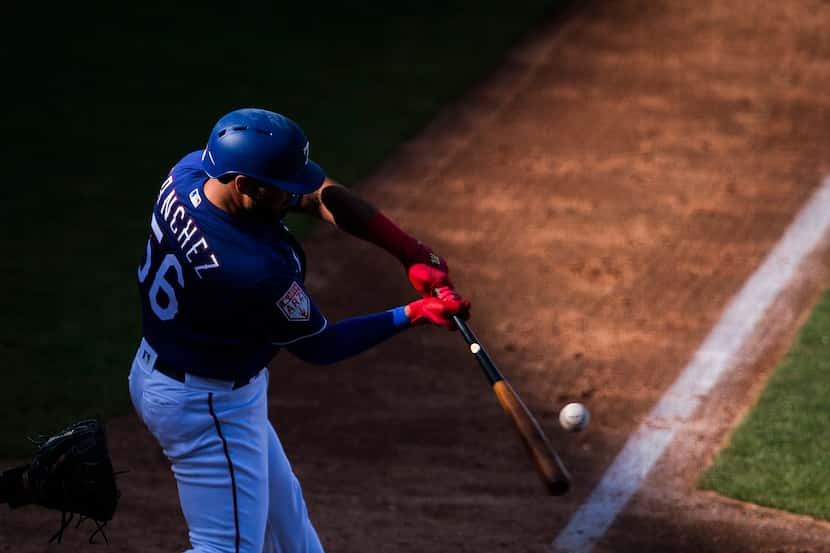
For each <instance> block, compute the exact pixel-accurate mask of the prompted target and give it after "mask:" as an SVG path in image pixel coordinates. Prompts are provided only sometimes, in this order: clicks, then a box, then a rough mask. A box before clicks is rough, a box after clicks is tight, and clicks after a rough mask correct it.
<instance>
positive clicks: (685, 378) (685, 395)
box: [553, 177, 830, 553]
mask: <svg viewBox="0 0 830 553" xmlns="http://www.w3.org/2000/svg"><path fill="white" fill-rule="evenodd" d="M828 231H830V177H827V178H825V179H824V181H823V182H822V184H821V186H820V187H819V189H818V190H817V191H816V192H815V193H814V194H813V196H812V198H811V199H810V200H809V201H808V202H807V204H806V205H805V206H804V207H803V208H802V209H801V211H800V212H799V213H798V215H797V217H796V218H795V220H794V221H793V222H792V224H791V225H790V227H789V228H788V229H787V232H786V233H785V234H784V236H783V237H782V238H781V240H780V241H779V242H778V244H777V245H776V246H775V248H774V249H773V250H772V252H770V254H769V255H768V256H767V258H766V260H765V261H764V263H763V264H762V265H761V266H760V267H759V268H758V269H757V270H756V271H755V273H753V275H752V276H751V277H750V278H749V280H748V281H747V282H746V284H744V287H743V288H742V289H741V291H740V292H738V294H737V295H736V296H735V297H734V298H733V299H732V300H731V301H730V303H729V305H728V306H727V308H726V310H725V311H724V313H723V316H722V317H721V319H720V321H718V323H717V325H715V327H714V328H713V329H712V331H711V332H710V333H709V336H707V337H706V339H705V340H704V342H703V344H702V345H701V346H700V349H698V351H697V352H696V353H695V355H694V357H693V358H692V360H691V361H690V362H689V364H688V365H686V368H685V369H683V372H682V373H681V374H680V376H679V377H678V378H677V380H676V381H675V382H674V384H672V386H671V388H669V390H668V391H667V392H666V393H665V394H664V395H663V397H662V398H661V399H660V402H659V403H658V404H657V405H656V406H655V407H654V409H653V410H652V411H651V413H649V415H648V417H647V418H646V420H645V422H643V424H642V425H641V426H640V427H639V429H638V430H637V431H636V432H635V433H634V434H633V435H632V436H631V437H630V438H629V439H628V442H627V443H626V444H625V447H623V450H622V451H621V452H620V454H619V455H618V456H617V458H616V459H615V460H614V463H613V464H612V465H611V466H610V467H609V469H608V470H607V471H606V473H605V475H604V476H603V478H602V480H601V481H600V483H599V485H598V486H597V487H596V488H595V489H594V491H593V492H592V493H591V496H590V497H589V498H588V500H587V501H586V502H585V503H584V504H582V506H581V507H580V508H579V509H578V510H577V512H576V513H575V514H574V516H573V518H571V520H570V522H569V523H568V526H567V527H565V529H564V530H562V532H561V533H560V534H559V535H558V536H557V537H556V540H555V541H554V542H553V550H554V551H558V552H563V553H564V552H568V553H587V552H589V551H591V549H592V548H593V547H594V545H595V544H596V542H597V541H598V540H599V539H600V538H601V537H602V536H603V535H604V534H605V532H606V531H608V528H609V527H610V526H611V524H612V523H613V522H614V519H615V518H616V517H617V515H618V514H619V513H620V511H621V510H622V509H623V507H625V504H626V503H627V502H628V500H629V499H631V497H632V496H633V495H634V494H635V493H636V492H637V490H638V489H639V488H640V485H641V484H642V482H643V480H644V479H645V478H646V476H647V475H648V473H649V472H650V471H651V469H652V467H654V464H655V463H656V462H657V460H658V459H659V458H660V457H661V456H662V455H663V453H664V452H665V450H666V448H667V447H668V446H669V444H670V443H671V441H672V439H674V436H675V434H676V433H677V431H678V430H679V429H680V428H681V426H682V425H683V424H685V423H686V422H687V421H688V420H689V419H690V418H691V416H692V415H693V414H694V413H695V411H696V410H697V408H698V407H699V406H700V404H701V402H702V400H703V397H704V396H706V395H707V394H708V393H709V392H710V391H711V390H712V387H713V386H714V385H715V383H716V382H717V381H718V379H719V378H720V377H721V375H723V374H724V373H725V372H726V371H727V369H729V368H731V367H734V366H735V365H736V363H735V361H736V356H737V354H738V352H739V351H740V350H741V348H742V347H743V346H744V342H745V341H746V339H747V338H748V337H749V336H750V334H751V333H752V331H753V329H754V328H755V326H756V325H757V324H758V322H759V321H760V320H761V318H762V317H763V315H764V312H765V311H766V310H767V309H768V308H769V307H770V306H771V305H772V303H773V301H775V299H776V298H777V297H778V295H779V294H781V292H782V291H783V290H784V288H785V287H786V285H787V283H788V282H789V281H790V280H791V279H792V277H793V275H794V274H795V271H796V269H797V268H798V266H799V265H800V264H801V262H802V261H803V260H804V259H805V258H806V257H807V256H808V255H809V254H810V253H811V252H812V251H813V250H815V248H816V247H817V246H818V244H819V242H820V241H821V240H822V238H823V237H824V236H825V235H826V234H827V233H828Z"/></svg>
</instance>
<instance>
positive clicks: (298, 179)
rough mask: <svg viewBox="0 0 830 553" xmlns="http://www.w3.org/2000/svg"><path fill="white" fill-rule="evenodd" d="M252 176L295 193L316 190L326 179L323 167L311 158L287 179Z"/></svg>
mask: <svg viewBox="0 0 830 553" xmlns="http://www.w3.org/2000/svg"><path fill="white" fill-rule="evenodd" d="M251 176H253V177H254V178H256V179H257V180H261V181H263V182H266V183H268V184H270V185H272V186H276V187H277V188H280V189H282V190H285V191H287V192H292V193H294V194H308V193H310V192H314V191H315V190H317V189H318V188H320V186H322V185H323V181H324V180H326V173H325V171H323V168H322V167H320V166H319V165H317V164H316V163H314V162H313V161H311V160H309V161H308V163H306V164H305V165H304V166H303V168H302V169H300V170H299V171H298V172H297V173H296V174H294V175H292V176H290V177H288V178H286V179H264V178H262V177H256V176H254V175H251Z"/></svg>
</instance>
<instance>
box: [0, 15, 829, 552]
mask: <svg viewBox="0 0 830 553" xmlns="http://www.w3.org/2000/svg"><path fill="white" fill-rule="evenodd" d="M578 4H579V5H578V7H575V8H572V9H570V10H567V11H566V13H565V14H564V15H563V16H562V17H561V18H560V19H558V20H556V21H551V22H550V23H549V24H547V25H544V26H542V27H541V28H540V29H538V30H537V31H536V32H535V33H534V35H533V36H531V37H529V38H528V40H527V41H526V42H525V43H524V44H523V45H521V46H520V47H519V48H517V49H516V50H515V51H514V52H513V53H512V54H511V55H510V57H509V59H508V60H507V61H506V62H505V64H504V65H503V66H502V67H501V68H500V69H499V70H498V71H497V72H496V73H495V74H493V75H492V76H491V77H490V78H488V79H487V80H486V82H483V83H480V85H479V86H477V87H476V88H475V89H474V90H472V91H471V92H470V94H469V95H468V96H467V97H466V98H464V99H463V100H462V101H459V102H458V103H457V104H456V105H454V106H450V107H449V108H448V109H447V110H445V112H444V113H442V114H441V116H439V117H438V118H437V119H436V121H435V122H434V123H433V124H432V125H431V126H430V127H429V128H427V129H426V130H425V131H424V132H423V133H422V134H421V135H420V136H418V137H417V138H416V139H415V140H413V141H412V142H410V143H408V144H405V145H403V146H402V147H401V148H400V149H399V151H398V152H397V153H396V155H394V156H393V157H392V158H391V159H389V160H388V162H387V163H386V164H385V165H384V166H383V167H381V168H380V169H379V170H378V172H377V173H376V174H375V175H373V176H372V177H371V178H370V179H368V180H367V181H366V182H364V183H362V184H361V188H360V189H361V191H362V192H363V193H364V194H365V195H367V196H368V197H369V198H371V199H372V200H373V201H375V202H376V203H377V204H378V205H379V206H381V207H382V208H383V209H384V210H385V211H386V212H387V213H388V214H389V215H390V216H391V217H392V218H394V219H396V220H398V221H400V222H401V223H402V225H403V226H405V227H406V228H408V229H410V230H411V231H412V232H413V233H414V234H415V235H416V236H418V237H420V238H422V239H423V240H424V241H425V242H427V243H429V244H431V245H433V246H434V247H435V248H436V249H437V250H438V251H439V252H441V253H442V254H443V255H445V256H446V257H447V258H448V259H449V260H450V265H451V267H452V269H453V273H454V280H455V282H456V285H457V286H458V288H459V289H460V290H461V291H462V292H463V293H464V294H465V295H467V296H468V297H469V298H470V299H471V300H472V301H473V305H474V308H473V309H474V316H473V319H472V321H471V324H472V326H473V327H474V329H475V330H476V332H477V333H478V334H479V337H480V338H481V339H482V341H483V342H484V343H485V344H487V345H488V347H489V349H490V350H491V353H492V354H493V356H494V357H495V358H496V360H497V362H498V363H499V364H500V365H501V366H502V368H503V369H504V371H505V373H506V374H507V376H508V378H509V379H510V380H511V381H512V383H513V385H514V387H515V388H516V389H517V390H518V391H519V392H520V394H522V396H523V397H524V398H525V400H526V402H527V403H528V404H529V406H530V407H531V409H532V410H533V411H534V412H535V413H536V414H537V415H538V417H539V419H540V422H541V423H542V425H543V426H544V427H545V428H546V429H547V430H548V432H549V434H550V435H551V437H552V439H553V441H555V442H556V443H558V444H559V446H560V447H561V451H562V454H563V457H564V458H565V459H566V461H567V462H568V463H569V465H570V467H571V469H572V472H573V475H574V480H575V487H574V490H573V492H572V493H571V494H570V495H569V496H567V497H565V498H548V497H546V496H545V495H544V494H543V491H542V489H541V486H540V484H539V483H538V481H537V479H536V476H535V474H534V473H533V470H532V468H531V466H530V463H529V461H528V460H527V458H526V456H525V454H524V452H523V451H522V450H521V448H520V446H519V445H518V442H517V440H516V438H515V436H514V435H513V431H512V430H511V428H510V425H509V423H508V422H507V420H506V418H505V417H504V414H503V413H502V412H501V409H500V407H499V406H498V404H497V402H496V400H495V398H494V396H493V394H492V392H490V390H489V389H488V387H487V385H486V382H485V380H484V378H483V377H482V376H481V374H480V369H479V368H478V367H477V366H476V365H475V363H474V361H473V360H472V359H470V356H469V353H468V352H467V351H466V350H465V346H464V345H463V343H462V342H461V339H460V338H459V337H458V336H457V335H454V334H451V333H446V332H443V331H438V330H435V329H429V328H420V329H415V330H412V331H409V332H407V333H405V334H403V335H402V336H400V337H398V338H396V339H394V340H392V341H391V342H389V343H387V344H384V345H383V346H382V347H379V348H377V349H375V350H373V351H371V352H368V353H366V354H364V355H362V356H360V357H359V358H357V359H355V360H352V361H350V362H347V363H342V364H340V365H337V366H333V367H324V368H319V367H312V366H307V365H303V364H302V363H300V362H298V361H296V360H294V359H291V358H289V356H284V355H280V356H278V357H277V359H276V360H275V362H274V364H273V372H272V375H273V376H272V381H271V403H270V407H271V419H272V421H273V423H274V425H275V427H276V429H277V432H278V433H279V435H280V436H281V438H282V440H283V443H284V445H285V448H286V451H287V453H288V456H289V458H290V459H291V460H292V462H293V464H294V468H295V471H296V472H297V473H298V475H299V477H300V480H301V482H302V483H303V485H304V489H305V492H306V497H307V500H308V503H309V509H310V511H311V514H312V517H313V519H314V521H315V523H316V526H317V528H318V530H319V532H320V535H321V538H322V541H323V543H324V545H325V546H326V548H327V550H329V551H332V552H339V553H345V552H355V553H356V552H361V553H365V552H374V551H384V552H413V553H415V552H417V553H422V552H425V551H453V552H467V551H469V552H476V553H481V552H489V551H505V552H507V551H510V552H520V551H534V552H540V551H544V550H545V549H546V547H547V546H548V545H549V544H550V543H551V542H552V541H553V539H554V538H555V536H556V535H557V533H558V532H559V530H561V528H562V527H563V526H564V525H565V524H566V523H567V522H568V520H569V518H570V516H571V515H572V514H573V512H574V510H575V509H576V508H577V507H578V506H579V504H580V502H581V501H582V500H584V499H585V497H586V496H587V495H588V494H589V493H590V491H591V489H592V487H593V486H594V485H595V484H596V483H597V481H598V480H599V478H600V477H601V476H602V474H603V471H604V470H605V468H607V466H608V465H609V463H610V462H611V461H612V460H613V459H614V457H615V455H616V454H617V453H618V452H619V450H620V448H621V447H622V445H623V444H624V443H625V441H626V439H627V437H628V436H629V434H630V433H631V432H632V431H633V430H634V429H635V428H637V426H638V424H639V422H640V421H641V420H642V418H643V417H644V416H645V415H646V414H647V413H648V412H649V410H650V409H651V408H652V406H653V405H654V404H655V402H656V401H657V400H658V399H659V397H660V396H661V394H662V393H663V392H664V391H665V389H666V388H667V387H668V386H669V385H670V384H671V383H672V382H673V380H674V378H675V377H676V376H677V374H678V373H679V372H680V371H681V370H682V368H683V367H684V365H685V364H686V363H687V361H688V360H689V358H690V357H691V355H692V354H693V352H694V351H695V349H696V347H697V346H698V345H699V344H700V342H701V341H702V340H703V338H704V337H705V336H706V334H707V333H708V331H709V329H710V328H711V327H712V325H713V324H714V323H715V322H716V321H717V320H718V317H719V315H720V313H721V310H722V309H723V308H724V306H725V304H726V302H727V301H728V299H729V298H730V297H731V296H732V295H733V294H734V293H735V292H736V291H737V290H738V289H739V288H740V287H741V286H742V284H743V283H744V281H745V280H746V278H747V277H748V276H749V275H750V274H751V273H752V271H753V270H754V268H755V267H756V266H757V265H758V264H759V263H760V262H761V260H762V259H763V258H764V256H765V255H766V253H767V252H768V251H769V250H770V248H771V247H772V246H773V245H774V244H775V242H776V241H777V240H778V238H779V237H780V236H781V234H782V233H783V231H784V229H785V228H786V227H787V225H788V224H789V222H790V221H791V219H792V217H793V215H794V213H795V212H796V211H797V210H798V208H799V207H800V206H801V205H802V204H803V203H804V202H805V201H806V199H807V198H808V197H809V195H810V193H811V191H812V190H813V189H815V187H816V186H817V185H818V184H819V182H820V181H821V179H822V178H823V177H824V176H825V175H827V174H828V173H830V151H828V145H830V96H828V95H827V92H826V86H827V83H828V82H830V35H827V33H826V29H827V28H828V24H830V4H827V3H822V2H816V1H807V0H792V1H790V2H782V3H772V2H762V1H760V0H758V1H755V2H751V1H735V2H714V1H704V2H691V1H684V2H680V1H672V2H669V1H662V2H653V1H645V0H640V1H637V0H616V1H607V2H599V1H596V2H587V1H586V2H581V3H578ZM307 253H308V257H309V261H310V270H309V280H308V285H309V288H310V289H311V291H312V292H313V293H314V295H315V297H316V298H317V300H318V303H319V304H320V305H321V306H322V307H323V309H324V310H325V311H326V313H327V315H328V316H329V318H330V319H332V320H337V319H339V318H342V317H345V316H349V315H355V314H360V313H364V312H368V311H372V310H380V309H385V308H388V307H391V306H394V305H398V304H401V303H403V302H405V301H408V300H409V299H413V294H412V292H411V291H410V289H409V288H408V285H407V284H406V282H405V279H404V278H403V273H402V271H401V269H400V267H399V266H398V264H397V262H396V261H394V260H393V259H391V258H389V257H388V256H385V255H378V253H377V251H376V250H375V249H374V248H373V247H371V246H368V245H365V244H362V243H358V242H356V241H354V240H351V239H349V238H347V237H345V236H343V235H341V234H339V233H338V232H336V231H334V230H332V229H323V228H320V229H318V232H316V233H315V234H314V235H313V236H312V237H311V239H310V240H309V241H308V242H307ZM828 266H830V255H828V253H827V252H826V251H822V252H819V254H818V255H816V256H814V258H812V259H811V261H810V264H809V267H807V268H806V270H805V271H804V272H803V274H802V275H801V277H800V278H799V279H798V281H797V282H795V283H793V284H792V285H791V286H790V288H789V290H788V293H787V295H786V298H784V299H783V300H782V301H780V302H778V303H777V304H776V306H775V308H774V309H773V310H772V312H771V315H770V317H768V320H767V321H766V322H765V324H764V327H763V328H761V329H759V330H758V332H757V344H758V345H757V348H755V349H754V350H753V351H752V352H748V354H747V362H746V365H745V366H742V367H740V369H739V370H738V371H737V372H736V373H735V374H734V375H733V376H732V377H730V378H729V379H727V381H726V382H724V384H723V385H722V386H720V387H719V388H718V391H717V393H716V394H715V396H716V397H714V398H713V399H712V400H711V401H710V402H708V403H707V408H706V409H705V410H704V411H705V412H703V413H701V414H700V417H699V418H698V419H696V421H695V429H694V439H693V440H691V441H690V440H686V441H683V442H682V443H679V444H676V446H675V447H673V448H672V449H671V450H670V451H669V453H668V454H667V455H666V456H665V458H664V459H663V460H662V461H661V462H660V463H659V465H658V467H657V469H656V470H655V472H654V473H653V474H652V475H651V476H650V477H649V479H648V480H647V483H646V487H645V488H644V489H643V490H642V491H641V492H640V493H639V494H638V495H637V496H636V497H635V498H634V500H633V501H632V503H631V504H630V505H629V507H628V508H627V510H626V511H625V512H624V513H623V514H622V516H621V517H620V518H619V519H618V520H617V522H616V523H615V524H614V525H613V527H612V528H611V530H610V531H609V533H608V535H607V536H606V538H605V539H604V540H603V541H602V542H601V543H600V544H599V545H598V548H597V551H603V552H611V551H615V552H629V551H630V552H635V551H636V552H641V551H689V552H692V551H698V552H699V551H735V552H744V551H747V552H749V551H768V552H773V551H782V552H783V551H828V550H830V526H828V525H826V524H824V523H820V522H816V521H813V520H810V519H806V518H802V517H794V516H790V515H785V514H782V513H776V512H772V511H768V510H764V509H759V508H754V507H748V506H743V505H739V504H736V503H734V502H731V501H728V500H724V499H721V498H719V497H717V496H715V495H713V494H709V493H701V492H696V491H694V489H693V482H694V479H695V477H696V475H697V474H698V472H699V470H700V467H701V466H703V464H704V463H705V462H706V461H707V460H708V459H709V458H711V456H712V455H713V452H714V451H715V450H716V448H717V447H718V445H719V444H720V443H721V442H722V440H723V439H724V437H725V436H726V433H727V431H728V429H729V428H730V427H731V425H732V424H733V423H734V422H735V420H736V419H737V418H738V417H739V416H740V414H741V413H742V412H743V410H744V408H745V407H746V405H747V404H748V402H749V401H750V400H751V399H752V398H753V397H754V394H755V393H757V391H758V389H759V386H760V385H761V383H762V382H763V377H764V376H765V375H766V374H767V373H768V371H769V370H770V368H771V367H772V365H773V364H774V362H775V361H776V360H777V359H778V358H779V357H780V355H781V354H782V352H783V351H784V348H785V347H786V344H787V341H788V340H789V339H790V338H791V336H792V333H793V329H794V328H796V326H797V325H796V323H797V322H798V321H800V320H802V319H803V317H804V314H805V313H806V311H807V309H808V308H809V307H810V306H811V304H812V302H813V301H814V300H815V298H816V296H817V294H818V292H819V290H820V289H821V288H822V287H823V286H824V285H826V284H827V282H828V274H827V267H828ZM124 371H125V372H124V375H125V380H124V385H125V386H126V375H127V367H126V366H125V369H124ZM570 400H580V401H583V402H585V403H587V404H588V405H589V407H590V408H591V410H592V415H593V423H592V426H591V427H590V430H589V431H588V432H586V433H584V434H580V435H565V434H564V433H563V432H561V431H558V430H557V428H558V426H557V423H556V415H557V412H558V409H559V408H560V407H561V406H562V405H563V404H564V403H565V402H567V401H570ZM111 435H112V441H113V455H114V457H115V459H116V463H117V464H118V465H119V468H121V469H128V470H130V473H129V474H127V475H124V476H123V477H122V479H121V481H122V486H123V488H124V497H123V500H122V508H121V510H120V512H119V513H118V515H117V518H116V520H114V521H113V523H112V525H111V528H110V532H109V534H110V537H111V541H112V545H111V546H110V548H109V549H110V550H112V551H126V552H139V551H140V552H147V551H158V552H168V551H169V552H174V551H180V550H184V549H185V548H186V544H187V536H186V532H185V527H184V523H183V520H182V517H181V513H180V511H179V508H178V502H177V499H176V495H175V493H176V492H175V485H174V481H173V478H172V475H171V474H170V472H169V470H168V468H167V464H166V461H165V460H164V458H163V456H162V454H161V452H160V451H159V449H158V448H157V447H156V446H155V445H154V443H153V442H152V440H151V438H150V436H149V434H148V433H147V432H146V431H145V430H144V429H143V428H142V427H141V425H140V424H139V423H138V422H137V420H136V419H135V417H127V418H125V419H122V420H117V421H113V422H112V423H111ZM57 519H58V517H57V515H55V514H54V513H41V512H38V511H35V510H30V511H29V516H25V515H23V514H21V513H13V514H11V515H9V516H5V517H3V518H2V519H0V551H10V552H11V551H13V552H24V553H25V552H35V551H51V550H55V551H58V550H60V551H65V552H70V551H77V550H82V549H84V550H85V549H86V548H85V547H84V546H83V545H81V544H83V541H84V537H85V534H82V533H79V532H72V533H70V534H68V537H67V538H66V542H67V543H65V544H64V545H63V546H62V547H60V548H59V547H57V546H45V545H43V543H45V541H46V539H48V536H49V535H50V533H51V532H52V531H53V530H54V529H56V526H57Z"/></svg>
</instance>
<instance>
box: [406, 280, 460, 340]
mask: <svg viewBox="0 0 830 553" xmlns="http://www.w3.org/2000/svg"><path fill="white" fill-rule="evenodd" d="M439 294H443V297H442V296H441V295H439V297H437V298H435V297H430V298H423V299H420V300H416V301H413V302H412V303H410V304H409V305H407V306H406V314H407V316H408V317H409V322H410V324H412V325H413V326H414V325H419V324H427V323H429V324H433V325H435V326H440V327H442V328H446V329H447V330H454V329H455V322H453V320H452V316H453V315H458V316H460V317H467V315H468V314H469V312H470V302H469V301H467V300H463V299H461V296H459V295H458V294H457V293H456V292H455V291H454V290H452V289H450V288H443V289H442V292H439Z"/></svg>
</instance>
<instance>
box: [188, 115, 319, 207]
mask: <svg viewBox="0 0 830 553" xmlns="http://www.w3.org/2000/svg"><path fill="white" fill-rule="evenodd" d="M308 146H309V142H308V139H307V138H306V136H305V133H303V130H302V129H301V128H300V127H299V126H298V125H297V124H296V123H295V122H294V121H292V120H291V119H289V118H288V117H285V116H284V115H280V114H279V113H274V112H273V111H268V110H264V109H250V108H249V109H238V110H236V111H232V112H230V113H228V114H227V115H224V116H222V118H221V119H219V121H218V122H217V123H216V125H214V127H213V130H212V131H211V132H210V138H209V139H208V144H207V147H206V148H205V151H204V152H202V168H203V169H204V170H205V172H206V173H207V174H208V175H209V176H210V177H212V178H215V179H217V178H220V177H223V176H225V175H230V174H234V173H236V174H241V175H246V176H248V177H251V178H253V179H256V180H258V181H262V182H264V183H267V184H270V185H271V186H276V187H277V188H281V189H282V190H285V191H287V192H291V193H294V194H307V193H309V192H313V191H314V190H316V189H318V188H319V187H320V185H321V184H323V180H324V179H325V178H326V175H325V173H324V172H323V169H322V168H321V167H320V166H319V165H317V164H316V163H314V162H313V161H311V160H309V159H308Z"/></svg>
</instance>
